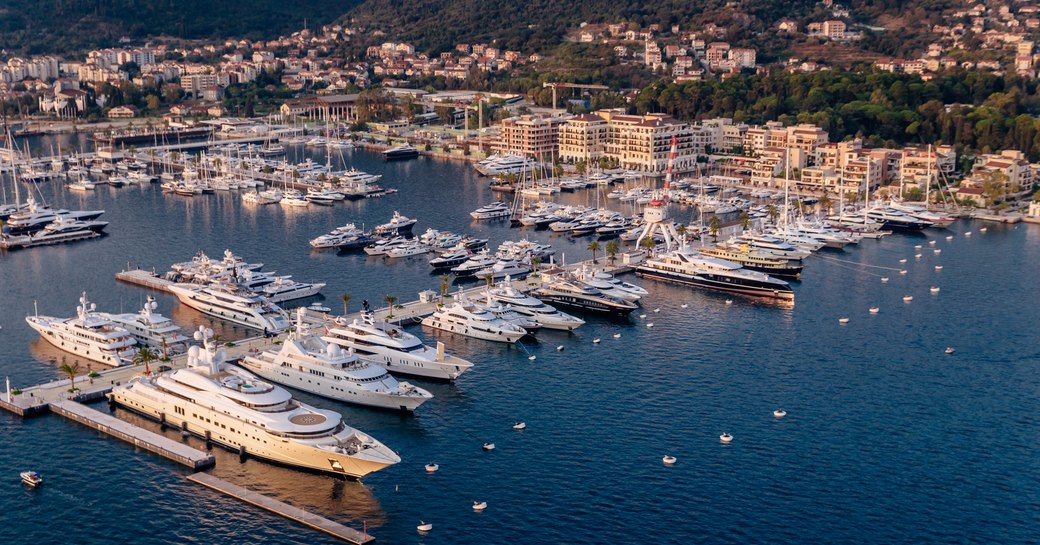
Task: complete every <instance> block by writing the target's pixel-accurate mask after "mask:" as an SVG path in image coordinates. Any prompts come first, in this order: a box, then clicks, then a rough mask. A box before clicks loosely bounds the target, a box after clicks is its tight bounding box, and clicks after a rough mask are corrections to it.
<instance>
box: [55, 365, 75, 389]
mask: <svg viewBox="0 0 1040 545" xmlns="http://www.w3.org/2000/svg"><path fill="white" fill-rule="evenodd" d="M58 369H60V370H61V372H62V373H65V374H66V375H68V376H69V392H70V393H75V391H76V375H78V374H79V362H75V361H74V362H72V363H64V362H63V363H62V364H61V366H60V367H58Z"/></svg>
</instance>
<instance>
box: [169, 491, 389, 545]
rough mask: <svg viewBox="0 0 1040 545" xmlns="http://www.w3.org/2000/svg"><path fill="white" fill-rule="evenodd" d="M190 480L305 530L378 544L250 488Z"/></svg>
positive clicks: (339, 525)
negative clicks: (285, 519)
mask: <svg viewBox="0 0 1040 545" xmlns="http://www.w3.org/2000/svg"><path fill="white" fill-rule="evenodd" d="M188 480H189V481H191V482H193V483H196V484H200V485H202V486H205V487H206V488H209V489H212V490H216V491H217V492H220V493H222V494H227V495H228V496H231V497H233V498H237V499H239V500H241V501H244V502H246V503H249V504H252V505H255V506H256V507H259V508H261V509H265V510H267V511H270V512H272V513H275V514H278V515H281V516H283V517H285V518H287V519H290V520H294V521H296V522H299V523H300V524H303V525H304V526H309V527H311V528H314V529H315V530H319V531H322V532H325V533H326V534H329V535H330V536H333V537H338V538H339V539H342V540H344V541H347V542H349V543H355V544H357V545H364V544H367V543H371V542H373V541H375V538H374V537H372V536H371V535H369V534H368V533H367V532H364V533H362V532H359V531H357V530H355V529H353V528H349V527H347V526H344V525H342V524H340V523H338V522H333V521H331V520H329V519H327V518H325V517H322V516H319V515H315V514H314V513H310V512H308V511H304V510H303V509H300V508H299V507H294V506H292V505H289V504H287V503H284V502H280V501H278V500H276V499H274V498H271V497H269V496H264V495H263V494H260V493H257V492H254V491H252V490H249V489H248V488H243V487H241V486H238V485H236V484H232V483H229V482H227V481H225V480H223V479H218V478H216V477H214V476H212V475H209V474H207V473H196V474H194V475H189V476H188Z"/></svg>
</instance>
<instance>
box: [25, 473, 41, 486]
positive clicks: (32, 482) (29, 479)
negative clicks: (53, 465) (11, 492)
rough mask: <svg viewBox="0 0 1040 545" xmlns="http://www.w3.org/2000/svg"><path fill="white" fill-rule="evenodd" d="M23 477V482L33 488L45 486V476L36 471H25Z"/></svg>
mask: <svg viewBox="0 0 1040 545" xmlns="http://www.w3.org/2000/svg"><path fill="white" fill-rule="evenodd" d="M21 477H22V482H23V483H25V484H26V485H28V486H29V487H31V488H36V487H37V486H40V485H41V484H43V476H42V475H40V474H39V473H37V472H35V471H23V472H22V473H21Z"/></svg>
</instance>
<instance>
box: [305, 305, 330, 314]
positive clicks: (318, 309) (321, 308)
mask: <svg viewBox="0 0 1040 545" xmlns="http://www.w3.org/2000/svg"><path fill="white" fill-rule="evenodd" d="M307 310H313V311H314V312H321V313H325V314H327V313H329V312H332V309H331V308H329V307H327V306H325V305H323V304H321V303H311V304H310V306H308V307H307Z"/></svg>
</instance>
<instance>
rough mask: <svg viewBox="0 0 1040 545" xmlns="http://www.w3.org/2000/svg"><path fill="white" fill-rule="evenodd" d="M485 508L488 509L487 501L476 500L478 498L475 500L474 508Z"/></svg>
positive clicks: (481, 509)
mask: <svg viewBox="0 0 1040 545" xmlns="http://www.w3.org/2000/svg"><path fill="white" fill-rule="evenodd" d="M485 509H487V502H486V501H476V500H474V501H473V510H474V511H483V510H485Z"/></svg>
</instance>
